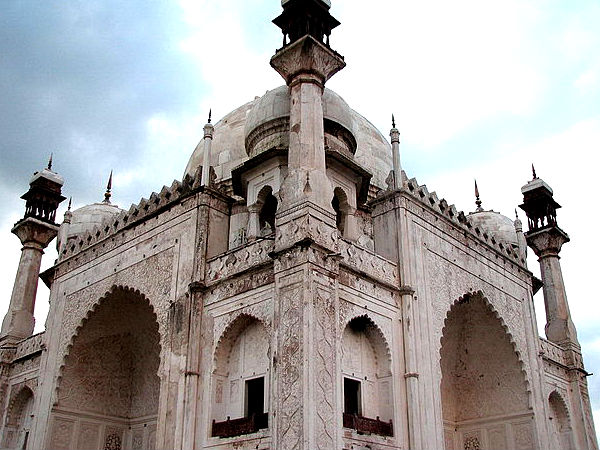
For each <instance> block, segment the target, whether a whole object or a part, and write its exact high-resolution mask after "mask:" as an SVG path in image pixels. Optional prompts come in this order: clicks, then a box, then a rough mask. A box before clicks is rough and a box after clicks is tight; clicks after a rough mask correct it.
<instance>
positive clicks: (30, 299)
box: [0, 217, 58, 344]
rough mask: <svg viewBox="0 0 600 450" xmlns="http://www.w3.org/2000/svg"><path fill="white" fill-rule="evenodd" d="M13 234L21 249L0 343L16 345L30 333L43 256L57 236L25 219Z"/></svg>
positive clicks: (49, 228) (37, 222)
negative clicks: (19, 242)
mask: <svg viewBox="0 0 600 450" xmlns="http://www.w3.org/2000/svg"><path fill="white" fill-rule="evenodd" d="M12 232H13V233H14V234H16V235H17V236H18V238H19V239H20V240H21V243H22V244H23V248H22V249H21V260H20V261H19V268H18V270H17V276H16V277H15V284H14V286H13V291H12V296H11V298H10V306H9V308H8V312H7V313H6V316H4V320H3V322H2V334H1V336H0V342H1V343H3V344H4V343H16V342H17V341H19V340H21V339H24V338H26V337H29V336H31V334H32V333H33V328H34V325H35V319H34V318H33V311H34V307H35V297H36V294H37V285H38V277H39V275H40V265H41V263H42V255H43V254H44V249H45V248H46V247H47V246H48V244H49V243H50V241H52V239H54V238H55V237H56V235H57V234H58V226H56V225H54V224H50V223H48V222H43V221H41V220H39V219H36V218H34V217H28V218H26V219H23V220H21V221H20V222H18V223H17V224H16V225H15V227H14V228H13V229H12Z"/></svg>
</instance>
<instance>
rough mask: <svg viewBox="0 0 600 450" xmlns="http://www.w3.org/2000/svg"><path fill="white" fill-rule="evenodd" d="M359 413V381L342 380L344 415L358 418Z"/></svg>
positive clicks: (360, 408) (360, 407) (360, 406)
mask: <svg viewBox="0 0 600 450" xmlns="http://www.w3.org/2000/svg"><path fill="white" fill-rule="evenodd" d="M361 412H362V405H361V401H360V381H358V380H352V379H350V378H344V413H346V414H354V415H357V416H359V415H360V414H361Z"/></svg>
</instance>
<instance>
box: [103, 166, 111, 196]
mask: <svg viewBox="0 0 600 450" xmlns="http://www.w3.org/2000/svg"><path fill="white" fill-rule="evenodd" d="M112 177H113V171H112V170H111V171H110V176H109V177H108V183H107V184H106V192H105V193H104V202H103V203H106V204H110V197H111V195H112V194H111V190H112Z"/></svg>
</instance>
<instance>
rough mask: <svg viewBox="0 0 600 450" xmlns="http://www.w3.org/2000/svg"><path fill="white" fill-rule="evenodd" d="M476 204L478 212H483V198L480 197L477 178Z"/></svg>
mask: <svg viewBox="0 0 600 450" xmlns="http://www.w3.org/2000/svg"><path fill="white" fill-rule="evenodd" d="M475 204H476V205H477V209H476V212H482V211H483V208H482V207H481V200H480V199H479V188H478V187H477V180H475Z"/></svg>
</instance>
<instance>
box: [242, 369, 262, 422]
mask: <svg viewBox="0 0 600 450" xmlns="http://www.w3.org/2000/svg"><path fill="white" fill-rule="evenodd" d="M264 402H265V379H264V377H260V378H254V379H252V380H247V381H246V408H245V410H246V411H245V412H246V417H252V416H260V415H262V414H263V413H264Z"/></svg>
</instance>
